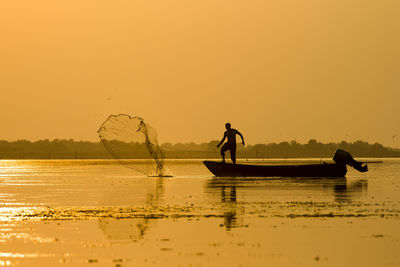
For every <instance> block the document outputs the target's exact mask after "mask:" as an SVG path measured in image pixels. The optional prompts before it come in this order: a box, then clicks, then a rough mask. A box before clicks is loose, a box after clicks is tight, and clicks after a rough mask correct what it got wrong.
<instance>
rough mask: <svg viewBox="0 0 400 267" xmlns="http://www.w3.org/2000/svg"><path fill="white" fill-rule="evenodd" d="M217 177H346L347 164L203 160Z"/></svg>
mask: <svg viewBox="0 0 400 267" xmlns="http://www.w3.org/2000/svg"><path fill="white" fill-rule="evenodd" d="M203 163H204V165H206V167H207V168H208V169H209V170H210V171H211V172H212V173H213V174H214V175H215V176H217V177H273V176H275V177H276V176H279V177H344V176H345V175H346V172H347V169H346V165H345V164H336V163H322V164H304V165H302V164H296V165H250V164H232V163H224V162H217V161H208V160H206V161H203Z"/></svg>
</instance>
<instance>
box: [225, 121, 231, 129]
mask: <svg viewBox="0 0 400 267" xmlns="http://www.w3.org/2000/svg"><path fill="white" fill-rule="evenodd" d="M225 128H226V129H227V130H229V129H230V128H231V124H230V123H229V122H228V123H225Z"/></svg>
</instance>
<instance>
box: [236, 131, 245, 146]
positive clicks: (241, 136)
mask: <svg viewBox="0 0 400 267" xmlns="http://www.w3.org/2000/svg"><path fill="white" fill-rule="evenodd" d="M236 132H237V134H238V135H239V136H240V138H242V144H243V145H244V139H243V135H242V134H241V133H240V132H239V131H238V130H236Z"/></svg>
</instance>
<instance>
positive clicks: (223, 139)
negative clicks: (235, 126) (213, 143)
mask: <svg viewBox="0 0 400 267" xmlns="http://www.w3.org/2000/svg"><path fill="white" fill-rule="evenodd" d="M225 138H226V132H225V133H224V137H223V138H222V140H221V142H219V144H218V145H217V147H219V146H220V145H221V144H222V143H223V142H224V141H225Z"/></svg>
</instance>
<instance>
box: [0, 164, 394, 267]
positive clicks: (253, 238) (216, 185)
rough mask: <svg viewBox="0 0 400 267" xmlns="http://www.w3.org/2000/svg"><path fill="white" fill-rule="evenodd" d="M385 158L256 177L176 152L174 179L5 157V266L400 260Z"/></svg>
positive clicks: (1, 194) (0, 177)
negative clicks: (218, 170) (311, 173)
mask: <svg viewBox="0 0 400 267" xmlns="http://www.w3.org/2000/svg"><path fill="white" fill-rule="evenodd" d="M319 160H320V159H318V160H315V161H319ZM296 161H300V162H305V161H310V160H296ZM383 161H384V162H383V163H382V164H371V165H370V171H369V172H367V173H359V172H357V171H355V170H352V169H349V171H348V174H347V176H346V178H334V179H327V178H323V179H315V178H313V179H309V178H256V179H250V178H215V177H213V176H212V174H211V173H209V172H208V170H207V169H206V168H205V167H204V166H203V165H202V163H201V161H200V160H170V161H168V162H167V166H168V172H169V173H171V174H173V175H174V177H171V178H157V177H144V176H143V175H141V174H139V173H136V172H134V171H132V170H130V169H127V168H124V167H122V166H121V165H118V164H117V163H116V162H115V161H112V160H16V161H9V160H2V161H0V205H1V206H0V266H14V265H17V266H21V265H22V266H35V265H37V266H53V265H55V264H59V265H70V266H79V265H82V266H87V265H89V266H92V265H93V266H147V265H149V266H154V265H162V266H190V265H191V266H265V265H267V264H268V265H271V266H294V265H296V266H314V265H322V266H396V265H399V264H400V256H399V255H398V253H397V251H398V250H399V248H400V230H399V229H400V220H399V219H400V217H399V215H400V182H399V178H400V177H399V174H400V160H398V159H384V160H383ZM277 162H278V160H269V161H268V162H265V163H272V164H273V163H277ZM286 162H287V161H286Z"/></svg>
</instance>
